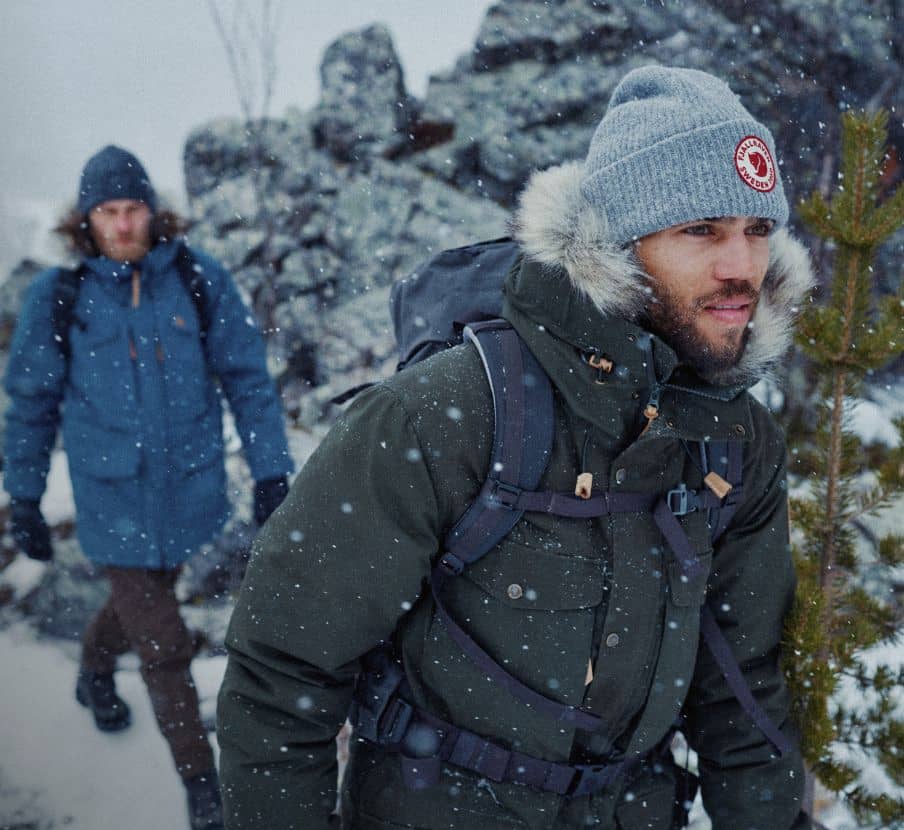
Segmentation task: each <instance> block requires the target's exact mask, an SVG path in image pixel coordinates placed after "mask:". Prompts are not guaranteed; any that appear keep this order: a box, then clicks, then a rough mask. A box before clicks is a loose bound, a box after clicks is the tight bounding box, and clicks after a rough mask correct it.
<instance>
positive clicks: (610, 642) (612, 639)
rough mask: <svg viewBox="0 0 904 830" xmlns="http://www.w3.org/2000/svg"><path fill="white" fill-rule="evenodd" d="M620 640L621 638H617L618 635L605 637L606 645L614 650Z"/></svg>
mask: <svg viewBox="0 0 904 830" xmlns="http://www.w3.org/2000/svg"><path fill="white" fill-rule="evenodd" d="M620 640H621V638H620V637H619V636H618V634H610V635H609V636H608V637H606V645H607V646H609V648H615V647H616V646H617V645H618V644H619V642H620Z"/></svg>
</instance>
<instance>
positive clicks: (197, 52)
mask: <svg viewBox="0 0 904 830" xmlns="http://www.w3.org/2000/svg"><path fill="white" fill-rule="evenodd" d="M246 1H247V2H248V3H249V4H251V5H254V4H255V3H256V2H258V0H246ZM220 2H221V5H223V6H224V7H229V6H231V5H232V0H220ZM489 5H490V3H489V0H456V1H455V2H449V0H442V1H440V0H281V7H282V14H281V24H282V25H281V27H280V36H279V42H278V72H279V74H278V77H277V80H276V91H275V95H274V105H273V107H272V112H273V114H274V115H281V114H282V113H283V112H284V111H285V109H286V107H288V106H290V105H295V106H299V107H300V108H302V109H308V108H310V107H311V106H313V105H314V104H315V103H316V102H317V98H318V95H319V75H318V67H319V64H320V59H321V56H322V54H323V51H324V49H325V48H326V46H327V45H329V43H330V42H331V41H332V40H334V39H335V38H336V37H337V36H338V35H340V34H341V33H343V32H346V31H349V30H352V29H357V28H359V27H361V26H364V25H367V24H369V23H374V22H383V23H386V24H387V25H388V26H389V28H390V30H391V32H392V34H393V38H394V41H395V45H396V49H397V51H398V53H399V57H400V59H401V62H402V66H403V67H404V70H405V78H406V83H407V85H408V89H409V91H410V92H412V93H414V94H415V95H418V96H422V95H423V94H424V92H425V90H426V87H427V78H428V76H429V75H430V74H431V73H433V72H437V71H441V70H443V69H447V68H449V67H450V66H451V65H452V64H453V63H454V61H455V59H456V58H457V57H458V56H459V55H460V54H462V53H464V52H466V51H468V50H469V49H470V47H471V46H472V44H473V42H474V37H475V35H476V33H477V29H478V27H479V25H480V21H481V19H482V18H483V14H484V12H485V10H486V9H487V8H488V7H489ZM0 78H2V81H0V112H2V117H3V122H4V124H5V125H6V128H5V129H4V131H3V143H2V149H0V182H2V185H0V188H2V189H0V203H2V204H0V222H2V221H4V215H5V218H6V219H7V220H9V218H10V217H11V215H16V214H18V213H20V212H23V211H24V212H28V211H37V212H40V209H41V206H42V205H46V204H47V203H48V202H49V203H52V204H53V205H54V207H55V209H56V206H62V205H63V203H67V202H71V201H72V200H74V198H75V191H76V187H77V184H78V176H79V173H80V171H81V168H82V165H83V164H84V162H85V161H86V160H87V158H88V157H89V156H90V155H91V154H92V153H94V152H95V151H96V150H97V149H99V148H100V147H102V146H104V145H105V144H108V143H111V142H112V143H117V144H121V145H123V146H125V147H127V148H129V149H131V150H132V151H134V152H135V153H136V155H138V157H139V158H140V159H141V160H142V161H143V162H144V163H145V165H146V166H147V168H148V172H149V174H150V176H151V179H152V180H153V181H154V183H155V185H156V187H157V189H158V190H159V191H161V192H162V193H164V194H165V195H167V196H168V197H169V198H170V199H171V200H173V201H175V202H176V204H177V205H181V203H182V200H183V199H184V193H183V189H182V147H183V144H184V142H185V138H186V136H187V135H188V133H189V131H190V130H191V129H192V128H193V127H196V126H198V125H199V124H201V123H202V122H204V121H206V120H208V119H211V118H214V117H217V116H220V115H238V113H239V107H238V102H237V97H236V93H235V90H234V87H233V83H232V78H231V76H230V75H229V71H228V68H227V64H226V58H225V53H224V51H223V48H222V45H221V43H220V41H219V40H218V36H217V33H216V29H215V27H214V24H213V22H212V19H211V16H210V12H209V10H208V4H207V0H0ZM3 238H8V237H7V235H6V234H4V235H3ZM10 253H11V252H9V251H7V252H6V254H7V256H4V257H3V259H8V258H9V257H8V255H9V254H10Z"/></svg>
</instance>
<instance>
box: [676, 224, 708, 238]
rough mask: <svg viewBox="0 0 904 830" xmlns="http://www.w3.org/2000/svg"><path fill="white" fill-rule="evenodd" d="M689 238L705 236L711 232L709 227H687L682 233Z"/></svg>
mask: <svg viewBox="0 0 904 830" xmlns="http://www.w3.org/2000/svg"><path fill="white" fill-rule="evenodd" d="M683 232H684V233H686V234H689V235H690V236H707V235H708V234H710V233H711V232H712V229H711V228H710V226H709V225H689V226H688V227H686V228H685V229H684V231H683Z"/></svg>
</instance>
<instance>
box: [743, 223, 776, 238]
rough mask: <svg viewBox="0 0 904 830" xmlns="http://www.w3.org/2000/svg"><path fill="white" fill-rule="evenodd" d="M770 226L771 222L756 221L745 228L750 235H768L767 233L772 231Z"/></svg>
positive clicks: (771, 225)
mask: <svg viewBox="0 0 904 830" xmlns="http://www.w3.org/2000/svg"><path fill="white" fill-rule="evenodd" d="M772 228H773V223H772V222H757V223H756V224H755V225H751V226H750V227H749V228H748V229H747V233H749V234H750V235H751V236H769V234H770V233H772Z"/></svg>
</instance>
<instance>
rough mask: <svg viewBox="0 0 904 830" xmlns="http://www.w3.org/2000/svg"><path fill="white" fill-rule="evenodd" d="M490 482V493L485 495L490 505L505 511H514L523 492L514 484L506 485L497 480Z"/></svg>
mask: <svg viewBox="0 0 904 830" xmlns="http://www.w3.org/2000/svg"><path fill="white" fill-rule="evenodd" d="M492 481H493V483H492V485H491V486H490V492H489V493H488V494H487V498H488V500H489V501H490V503H491V504H493V505H496V506H498V507H504V508H505V509H506V510H516V509H517V505H518V499H519V498H520V497H521V494H522V493H523V492H524V491H523V490H522V489H521V488H520V487H516V486H515V485H514V484H506V483H505V482H504V481H499V479H493V480H492Z"/></svg>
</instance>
